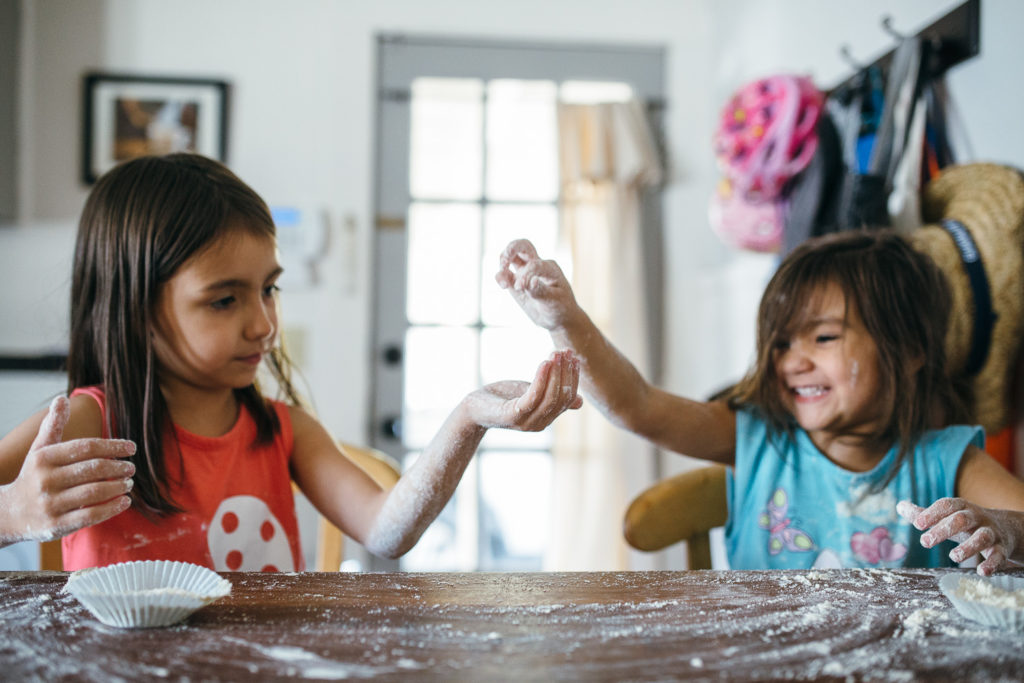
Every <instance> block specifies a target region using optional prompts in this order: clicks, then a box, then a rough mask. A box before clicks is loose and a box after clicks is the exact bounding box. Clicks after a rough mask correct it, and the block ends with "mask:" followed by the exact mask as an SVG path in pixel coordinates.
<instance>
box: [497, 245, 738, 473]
mask: <svg viewBox="0 0 1024 683" xmlns="http://www.w3.org/2000/svg"><path fill="white" fill-rule="evenodd" d="M499 266H500V267H499V270H498V273H497V275H496V276H495V279H496V280H497V282H498V284H499V285H500V286H501V287H502V288H504V289H506V290H508V291H509V293H510V294H511V295H512V298H513V299H515V300H516V303H518V304H519V306H520V307H521V308H522V309H523V311H524V312H525V313H526V314H527V315H528V316H529V317H530V319H531V320H533V322H534V323H536V324H537V325H539V326H541V327H543V328H544V329H546V330H548V332H549V333H550V334H551V338H552V340H553V341H554V343H555V346H556V347H558V348H565V349H570V350H572V351H573V353H575V354H576V356H577V357H578V358H579V359H580V384H581V389H582V391H583V393H584V394H585V395H586V396H587V398H588V399H590V400H591V401H592V402H593V403H594V404H595V405H596V406H597V407H598V408H599V409H600V410H601V412H602V413H604V415H605V417H607V418H608V419H609V420H610V421H611V422H612V423H613V424H615V425H616V426H619V427H621V428H623V429H626V430H629V431H631V432H634V433H636V434H638V435H640V436H642V437H644V438H646V439H649V440H651V441H653V442H655V443H657V444H658V445H659V446H662V447H664V448H667V449H669V450H673V451H676V452H677V453H684V454H686V455H691V456H694V457H697V458H704V459H708V460H715V461H718V462H723V463H726V464H731V462H732V458H733V453H734V450H735V440H736V434H735V432H736V427H735V425H736V422H735V416H734V415H733V413H732V411H731V410H730V409H729V408H728V407H727V406H726V405H725V404H724V403H720V402H710V403H706V402H701V401H693V400H690V399H687V398H683V397H682V396H676V395H674V394H671V393H669V392H666V391H663V390H662V389H659V388H658V387H655V386H653V385H651V384H650V383H649V382H647V380H645V379H644V378H643V377H642V376H641V375H640V373H639V372H638V371H637V369H636V367H635V366H634V365H633V364H632V363H631V362H630V361H629V360H628V359H627V358H626V357H625V356H623V355H622V354H621V353H620V352H619V351H618V349H616V348H615V346H614V345H613V344H612V343H611V342H610V341H609V340H608V339H607V337H605V336H604V335H603V334H602V333H601V331H600V330H599V329H598V328H597V326H596V325H595V324H594V322H593V321H592V320H591V319H590V316H588V315H587V314H586V312H585V311H584V310H583V309H582V308H581V307H580V306H579V304H578V303H577V302H576V298H575V296H574V295H573V292H572V287H571V286H570V285H569V281H568V280H567V279H566V277H565V274H564V273H563V272H562V269H561V268H560V267H559V266H558V264H557V263H556V262H554V261H551V260H544V259H541V258H540V256H538V254H537V250H536V249H535V248H534V246H533V244H532V243H530V242H529V241H528V240H515V241H513V242H511V243H509V245H508V246H507V247H505V250H504V252H502V254H501V259H500V264H499ZM611 276H612V275H609V277H611Z"/></svg>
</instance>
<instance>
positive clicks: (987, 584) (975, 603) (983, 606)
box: [939, 572, 1024, 633]
mask: <svg viewBox="0 0 1024 683" xmlns="http://www.w3.org/2000/svg"><path fill="white" fill-rule="evenodd" d="M939 589H940V590H941V591H942V594H943V595H945V596H946V597H947V598H949V601H950V602H951V603H953V607H955V608H956V611H957V612H959V613H960V614H962V615H964V616H965V617H967V618H968V619H973V620H974V621H977V622H979V623H982V624H985V625H986V626H995V627H997V628H1002V629H1007V630H1010V631H1018V632H1021V633H1024V578H1017V577H1013V576H1006V575H1005V574H997V575H995V576H988V577H981V576H978V575H977V574H963V573H959V572H954V573H950V574H945V575H944V576H943V577H942V578H941V579H939ZM1017 591H1020V592H1019V593H1017ZM999 603H1002V604H999ZM1018 605H1020V606H1018Z"/></svg>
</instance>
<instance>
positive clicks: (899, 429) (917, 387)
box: [727, 229, 968, 485]
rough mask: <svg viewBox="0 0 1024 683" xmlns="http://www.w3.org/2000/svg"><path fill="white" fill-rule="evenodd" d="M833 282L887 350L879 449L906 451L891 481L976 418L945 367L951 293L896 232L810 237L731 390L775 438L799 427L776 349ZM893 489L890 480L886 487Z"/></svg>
mask: <svg viewBox="0 0 1024 683" xmlns="http://www.w3.org/2000/svg"><path fill="white" fill-rule="evenodd" d="M829 285H836V286H838V287H839V289H840V290H841V291H842V292H843V295H844V297H845V299H846V308H847V312H848V314H849V310H850V308H851V307H853V309H855V310H856V313H857V314H858V315H859V316H860V318H861V320H862V321H863V322H864V326H865V328H866V329H867V331H868V333H869V334H870V335H871V337H872V339H873V340H874V342H875V344H876V346H877V347H878V365H879V368H878V370H879V376H880V381H881V391H880V395H879V397H878V400H879V401H881V402H882V407H883V410H884V413H883V414H885V415H887V416H888V419H887V420H886V421H885V423H884V425H883V427H882V428H881V430H880V431H879V433H878V434H874V435H871V436H870V437H869V438H868V440H867V443H868V445H869V446H871V447H875V448H880V449H888V448H889V447H891V446H892V445H893V444H899V454H898V457H897V459H896V461H895V463H894V465H893V468H892V469H891V470H890V472H889V475H888V476H887V477H885V483H887V482H888V481H889V480H890V479H891V477H892V476H894V475H895V472H896V470H897V469H898V467H899V465H900V464H901V463H902V462H903V461H904V459H905V458H906V457H907V456H908V455H909V453H910V452H911V451H912V450H913V447H914V445H915V444H916V442H917V440H918V439H919V438H920V437H921V435H922V434H923V433H924V432H925V431H926V430H928V429H933V428H935V427H939V426H945V425H949V424H954V423H958V422H965V421H966V420H967V419H968V412H967V408H966V405H967V404H966V403H965V402H964V400H963V399H961V398H960V397H959V396H958V394H960V393H961V391H962V387H960V386H958V385H954V383H953V380H952V379H951V378H950V376H949V374H948V372H947V368H946V351H945V336H946V327H947V324H948V321H949V311H950V305H951V294H950V290H949V285H948V284H947V282H946V278H945V276H944V275H943V274H942V272H941V271H940V270H939V268H938V266H936V265H935V263H934V262H933V261H932V259H931V258H930V257H928V256H927V255H925V254H922V253H920V252H917V251H915V250H914V249H913V248H911V246H910V245H909V244H908V243H907V241H906V240H904V239H903V238H902V237H900V236H899V235H897V234H896V233H894V232H893V231H891V230H887V229H875V230H857V231H850V232H843V233H838V234H833V235H829V236H826V237H821V238H816V239H812V240H808V241H807V242H805V243H804V244H802V245H801V246H799V247H798V248H796V249H795V250H793V252H792V253H791V254H790V255H789V256H788V257H787V258H786V259H785V260H784V261H783V262H782V264H781V265H780V266H779V268H778V270H777V271H776V272H775V275H774V276H773V277H772V279H771V281H770V282H769V283H768V286H767V287H766V288H765V292H764V295H763V296H762V298H761V305H760V308H759V310H758V317H757V361H756V363H755V364H754V367H753V368H752V369H751V371H750V372H749V373H748V374H747V376H746V377H745V378H744V379H743V380H742V381H741V382H740V383H739V384H738V385H736V386H735V387H734V388H733V389H732V390H731V391H729V392H728V394H727V398H728V400H729V403H730V405H732V406H733V407H738V406H741V405H745V406H748V407H751V408H753V409H755V410H756V411H757V412H758V413H759V414H760V415H761V416H762V417H763V419H764V420H765V422H766V423H767V425H768V429H769V433H770V434H771V435H772V436H773V437H777V436H779V435H780V434H781V433H789V434H792V433H793V430H794V429H795V428H796V424H795V422H794V419H793V417H792V415H791V414H790V413H789V411H788V409H787V408H786V406H785V404H784V403H783V399H782V394H781V391H780V389H779V380H778V376H777V374H776V371H775V363H774V362H773V356H774V353H773V352H774V350H775V349H776V348H777V347H778V345H779V344H780V343H781V342H784V341H785V340H786V339H788V338H789V337H790V336H791V335H792V334H793V332H794V331H795V330H796V329H797V328H798V326H799V325H800V323H801V322H802V321H803V319H804V317H805V316H806V315H808V310H809V309H810V307H811V305H813V304H814V298H815V297H817V296H820V294H821V293H822V292H823V291H824V289H825V288H826V287H827V286H829ZM883 485H884V483H883Z"/></svg>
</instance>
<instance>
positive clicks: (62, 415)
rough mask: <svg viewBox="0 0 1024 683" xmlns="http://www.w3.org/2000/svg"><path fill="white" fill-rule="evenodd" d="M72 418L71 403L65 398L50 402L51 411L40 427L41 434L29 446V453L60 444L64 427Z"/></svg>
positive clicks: (59, 397)
mask: <svg viewBox="0 0 1024 683" xmlns="http://www.w3.org/2000/svg"><path fill="white" fill-rule="evenodd" d="M69 417H71V402H70V401H68V399H67V397H65V396H58V397H57V398H55V399H53V401H51V402H50V409H49V411H48V412H47V413H46V417H44V418H43V422H42V424H40V425H39V432H38V433H37V434H36V438H35V439H34V440H33V441H32V445H31V446H29V449H28V450H29V452H32V451H36V450H39V449H40V448H43V447H45V446H52V445H54V444H58V443H60V441H61V438H63V436H64V427H65V425H67V423H68V418H69Z"/></svg>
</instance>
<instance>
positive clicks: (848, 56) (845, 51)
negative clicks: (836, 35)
mask: <svg viewBox="0 0 1024 683" xmlns="http://www.w3.org/2000/svg"><path fill="white" fill-rule="evenodd" d="M839 56H840V57H842V58H843V61H844V62H846V63H847V64H849V65H850V67H851V68H852V69H853V70H854V71H860V70H861V69H863V68H864V65H863V64H861V63H860V62H858V61H857V60H856V59H854V57H853V53H852V52H850V46H849V45H847V44H846V43H843V44H842V45H840V46H839Z"/></svg>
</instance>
